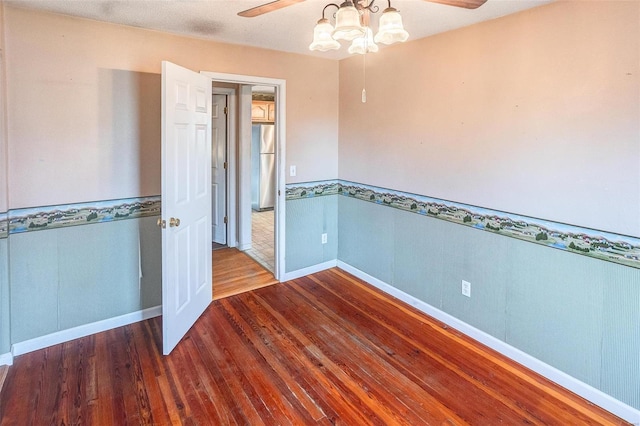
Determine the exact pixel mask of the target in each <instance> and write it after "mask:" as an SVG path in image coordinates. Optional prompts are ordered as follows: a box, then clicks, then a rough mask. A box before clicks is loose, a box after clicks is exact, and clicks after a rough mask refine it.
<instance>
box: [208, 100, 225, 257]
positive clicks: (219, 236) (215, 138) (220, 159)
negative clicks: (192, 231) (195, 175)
mask: <svg viewBox="0 0 640 426" xmlns="http://www.w3.org/2000/svg"><path fill="white" fill-rule="evenodd" d="M211 149H212V152H211V216H212V217H211V219H212V222H211V234H212V235H213V242H214V243H218V244H223V245H225V244H227V224H226V220H225V217H226V215H227V95H220V94H215V93H214V94H213V102H212V105H211Z"/></svg>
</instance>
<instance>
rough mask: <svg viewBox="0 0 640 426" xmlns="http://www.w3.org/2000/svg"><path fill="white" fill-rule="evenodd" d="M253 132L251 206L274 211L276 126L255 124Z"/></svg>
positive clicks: (255, 208)
mask: <svg viewBox="0 0 640 426" xmlns="http://www.w3.org/2000/svg"><path fill="white" fill-rule="evenodd" d="M251 130H252V132H251V206H252V208H253V209H254V210H267V209H272V208H273V204H274V201H275V193H276V164H275V126H274V125H273V124H254V125H253V126H252V129H251Z"/></svg>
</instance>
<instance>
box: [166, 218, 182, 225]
mask: <svg viewBox="0 0 640 426" xmlns="http://www.w3.org/2000/svg"><path fill="white" fill-rule="evenodd" d="M169 226H171V227H173V226H175V227H178V226H180V219H178V218H175V217H172V218H171V219H169Z"/></svg>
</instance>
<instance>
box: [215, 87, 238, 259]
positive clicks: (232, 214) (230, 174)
mask: <svg viewBox="0 0 640 426" xmlns="http://www.w3.org/2000/svg"><path fill="white" fill-rule="evenodd" d="M213 94H215V95H227V101H228V105H227V107H228V108H229V113H228V114H227V140H226V142H225V143H226V145H225V149H226V152H227V186H226V188H225V191H227V198H226V200H227V205H226V206H225V209H226V211H227V217H228V218H229V220H228V221H227V222H228V223H227V246H228V247H236V246H237V245H238V233H237V232H236V217H237V216H236V214H237V208H236V205H237V202H236V187H237V186H236V185H237V182H236V164H237V163H236V158H237V156H236V155H237V154H236V151H237V150H236V146H237V144H236V143H235V141H236V114H237V111H236V104H237V98H236V97H237V94H236V89H232V88H228V87H214V88H213ZM232 141H233V142H232Z"/></svg>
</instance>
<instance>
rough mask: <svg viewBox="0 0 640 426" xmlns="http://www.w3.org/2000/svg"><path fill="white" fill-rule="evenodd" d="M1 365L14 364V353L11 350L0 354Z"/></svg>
mask: <svg viewBox="0 0 640 426" xmlns="http://www.w3.org/2000/svg"><path fill="white" fill-rule="evenodd" d="M0 365H13V355H11V352H8V353H6V354H0Z"/></svg>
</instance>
